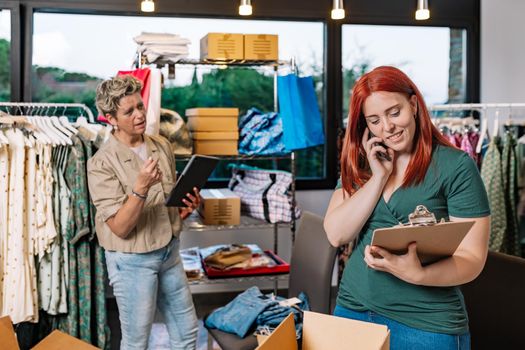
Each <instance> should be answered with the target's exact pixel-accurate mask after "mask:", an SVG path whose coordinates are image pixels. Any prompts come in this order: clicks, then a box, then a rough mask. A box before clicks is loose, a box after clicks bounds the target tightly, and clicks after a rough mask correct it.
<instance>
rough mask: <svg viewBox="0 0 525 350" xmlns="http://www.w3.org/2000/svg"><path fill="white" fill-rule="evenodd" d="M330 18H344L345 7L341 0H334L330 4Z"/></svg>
mask: <svg viewBox="0 0 525 350" xmlns="http://www.w3.org/2000/svg"><path fill="white" fill-rule="evenodd" d="M331 17H332V19H343V18H345V9H344V6H343V0H334V5H333V6H332V13H331Z"/></svg>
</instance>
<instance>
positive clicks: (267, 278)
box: [188, 273, 289, 286]
mask: <svg viewBox="0 0 525 350" xmlns="http://www.w3.org/2000/svg"><path fill="white" fill-rule="evenodd" d="M288 276H289V274H287V273H282V274H275V275H258V276H244V277H228V278H208V277H206V276H204V277H203V278H201V279H195V280H188V283H189V284H190V285H193V286H195V285H203V284H223V283H226V282H235V283H241V282H258V281H270V282H272V281H273V282H275V283H277V282H279V281H288Z"/></svg>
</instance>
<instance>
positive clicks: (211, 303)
mask: <svg viewBox="0 0 525 350" xmlns="http://www.w3.org/2000/svg"><path fill="white" fill-rule="evenodd" d="M235 295H237V293H214V294H196V295H193V300H194V304H195V309H196V311H197V317H198V318H199V335H198V342H197V350H207V344H208V332H207V331H206V329H205V328H204V326H203V324H202V319H203V318H204V316H205V315H206V314H208V313H209V312H211V311H212V310H213V309H215V308H217V307H219V306H222V305H225V304H227V303H228V302H229V301H230V300H232V299H233V298H234V297H235ZM108 318H109V325H110V328H111V349H112V350H118V349H119V344H120V337H121V335H120V322H119V320H118V309H117V304H116V302H115V299H113V298H110V299H108ZM148 349H149V350H170V347H169V336H168V331H167V329H166V326H165V325H164V323H162V320H160V319H158V320H155V323H154V324H153V327H152V330H151V335H150V339H149V346H148ZM213 350H220V347H219V345H217V343H215V342H214V344H213Z"/></svg>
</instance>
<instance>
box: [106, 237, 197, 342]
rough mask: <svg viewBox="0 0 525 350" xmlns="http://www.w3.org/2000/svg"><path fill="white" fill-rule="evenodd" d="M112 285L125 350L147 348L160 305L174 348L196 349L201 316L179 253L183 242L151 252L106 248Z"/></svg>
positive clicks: (175, 241)
mask: <svg viewBox="0 0 525 350" xmlns="http://www.w3.org/2000/svg"><path fill="white" fill-rule="evenodd" d="M106 264H107V268H108V276H109V282H110V285H111V286H112V287H113V293H114V294H115V298H116V300H117V305H118V309H119V318H120V327H121V330H122V341H121V343H120V348H121V349H125V350H128V349H146V348H147V346H148V338H149V334H150V331H151V325H152V323H153V319H154V317H155V311H156V309H157V308H158V309H159V311H160V312H161V313H162V315H163V316H164V319H165V322H166V326H167V328H168V333H169V337H170V347H171V349H195V347H196V343H197V330H198V325H197V315H196V314H195V308H194V307H193V300H192V297H191V293H190V289H189V287H188V281H187V279H186V274H185V272H184V268H183V266H182V261H181V259H180V256H179V241H178V239H176V238H173V239H172V240H171V242H170V243H169V244H168V245H167V246H165V247H164V248H161V249H158V250H155V251H153V252H149V253H143V254H135V253H120V252H114V251H108V250H107V251H106Z"/></svg>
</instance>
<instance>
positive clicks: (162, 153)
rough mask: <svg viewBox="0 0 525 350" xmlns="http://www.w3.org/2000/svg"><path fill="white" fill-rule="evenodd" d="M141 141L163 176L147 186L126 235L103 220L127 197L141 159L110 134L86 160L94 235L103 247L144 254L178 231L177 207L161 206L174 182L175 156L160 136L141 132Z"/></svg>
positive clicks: (167, 241)
mask: <svg viewBox="0 0 525 350" xmlns="http://www.w3.org/2000/svg"><path fill="white" fill-rule="evenodd" d="M144 142H145V143H146V148H147V152H148V157H152V158H153V159H154V160H158V164H159V167H160V170H161V171H162V174H163V176H162V181H161V182H160V183H157V184H155V185H153V186H152V187H150V189H149V191H148V195H147V199H146V202H145V203H144V208H143V210H142V213H141V215H140V217H139V220H138V222H137V225H136V226H135V228H134V229H133V231H132V232H131V233H130V234H129V235H128V236H127V237H126V238H120V237H118V236H117V235H116V234H114V233H113V232H112V231H111V229H110V228H109V226H108V225H107V223H106V221H107V220H108V219H109V218H111V217H112V216H114V215H115V214H116V213H117V212H118V210H119V209H120V208H121V207H122V205H123V204H124V203H125V202H126V200H128V197H129V196H130V195H131V192H132V190H133V186H134V184H135V181H136V179H137V177H138V175H139V172H140V169H141V167H142V164H143V161H142V160H141V159H140V158H139V157H138V156H137V155H136V154H135V153H134V152H133V151H132V150H131V149H130V148H129V147H128V146H126V145H124V144H123V143H121V142H120V141H118V140H117V139H116V138H115V137H114V136H113V135H111V136H110V137H109V140H108V141H107V142H106V143H104V144H103V145H102V147H101V148H100V149H99V150H98V151H97V153H96V154H95V155H94V156H93V158H91V159H90V160H89V161H88V164H87V170H88V186H89V193H90V195H91V199H92V200H93V204H94V205H95V207H96V209H97V213H96V217H95V225H96V230H97V237H98V240H99V242H100V245H101V246H102V247H104V249H106V250H111V251H118V252H124V253H146V252H150V251H154V250H157V249H160V248H162V247H164V246H166V245H167V244H168V243H169V242H170V240H171V239H172V237H173V236H178V235H179V233H180V230H181V219H180V216H179V212H178V209H177V208H173V207H171V208H170V207H166V206H165V205H164V201H165V198H166V197H167V196H168V194H169V192H170V191H171V189H172V187H173V185H174V183H175V181H176V170H175V156H174V155H173V154H172V152H171V148H170V145H169V143H168V141H167V140H166V139H164V138H162V137H159V136H147V135H144Z"/></svg>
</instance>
